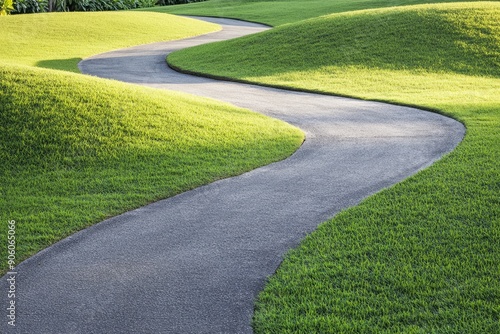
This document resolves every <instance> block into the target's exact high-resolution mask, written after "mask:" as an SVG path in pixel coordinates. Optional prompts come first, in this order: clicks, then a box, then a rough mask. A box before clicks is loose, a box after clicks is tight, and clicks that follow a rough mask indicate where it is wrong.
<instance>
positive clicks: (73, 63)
mask: <svg viewBox="0 0 500 334" xmlns="http://www.w3.org/2000/svg"><path fill="white" fill-rule="evenodd" d="M81 60H82V58H68V59H48V60H40V61H39V62H37V63H36V66H37V67H42V68H50V69H53V70H62V71H69V72H75V73H80V70H79V69H78V63H79V62H80V61H81Z"/></svg>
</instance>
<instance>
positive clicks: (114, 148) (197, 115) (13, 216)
mask: <svg viewBox="0 0 500 334" xmlns="http://www.w3.org/2000/svg"><path fill="white" fill-rule="evenodd" d="M0 105H1V112H0V125H1V129H0V133H1V140H0V145H1V147H0V159H1V161H2V164H1V166H0V177H1V180H2V181H1V189H0V191H1V193H2V196H1V198H2V200H1V201H0V212H1V213H0V220H2V221H4V222H7V221H8V220H15V221H16V222H17V226H16V227H17V228H16V237H17V246H18V248H17V252H16V256H17V259H18V261H20V260H22V259H25V258H26V257H28V256H29V255H31V254H33V253H35V252H36V251H39V250H40V249H42V248H44V247H46V246H48V245H50V244H51V243H53V242H55V241H57V240H60V239H61V238H63V237H65V236H68V235H69V234H71V233H74V232H75V231H78V230H80V229H82V228H84V227H86V226H89V225H91V224H93V223H95V222H98V221H101V220H103V219H104V218H106V217H109V216H112V215H115V214H118V213H121V212H124V211H126V210H128V209H132V208H136V207H138V206H141V205H144V204H147V203H149V202H152V201H155V200H158V199H161V198H165V197H168V196H172V195H174V194H177V193H180V192H182V191H186V190H188V189H192V188H194V187H197V186H199V185H202V184H206V183H208V182H211V181H214V180H217V179H220V178H223V177H228V176H232V175H236V174H240V173H242V172H244V171H248V170H251V169H253V168H256V167H258V166H261V165H263V164H268V163H270V162H273V161H277V160H281V159H284V158H285V157H287V156H289V155H290V154H292V153H293V152H294V150H296V149H297V147H298V146H299V145H300V144H301V142H302V140H303V134H302V133H301V131H300V130H298V129H296V128H292V127H291V126H289V125H287V124H286V123H284V122H281V121H277V120H272V119H270V118H268V117H265V116H262V115H259V114H256V113H253V112H250V111H247V110H244V109H238V108H235V107H233V106H231V105H228V104H223V103H220V102H217V101H213V100H209V99H203V98H197V97H193V96H190V95H187V94H180V93H173V92H163V91H158V90H154V89H148V88H141V87H134V86H132V85H128V84H121V83H117V82H110V81H106V80H101V79H96V78H90V77H84V76H81V75H77V74H71V73H62V72H59V73H58V72H55V71H51V70H45V69H35V68H30V67H23V66H15V65H13V66H11V67H7V66H1V65H0ZM6 233H7V228H2V229H0V239H1V240H5V238H6ZM5 245H6V244H5ZM0 258H4V259H6V247H2V248H1V251H0ZM1 268H2V269H5V268H6V266H5V262H4V261H2V267H1Z"/></svg>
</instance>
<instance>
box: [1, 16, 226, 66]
mask: <svg viewBox="0 0 500 334" xmlns="http://www.w3.org/2000/svg"><path fill="white" fill-rule="evenodd" d="M219 29H220V27H219V26H218V25H215V24H210V23H207V22H202V21H199V20H191V19H186V18H181V17H177V16H173V15H165V14H160V13H151V12H128V11H120V12H89V13H81V12H80V13H47V14H36V15H12V16H6V17H2V18H0V31H2V43H1V44H0V61H2V62H8V63H15V64H22V65H31V66H39V67H45V68H55V69H61V70H66V71H72V72H78V67H77V64H78V62H79V61H80V60H82V59H83V58H86V57H90V56H92V55H95V54H98V53H101V52H105V51H110V50H113V49H118V48H123V47H127V46H134V45H138V44H146V43H152V42H160V41H168V40H176V39H181V38H187V37H192V36H196V35H199V34H202V33H208V32H213V31H217V30H219Z"/></svg>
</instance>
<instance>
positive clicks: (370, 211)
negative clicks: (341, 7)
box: [169, 2, 500, 333]
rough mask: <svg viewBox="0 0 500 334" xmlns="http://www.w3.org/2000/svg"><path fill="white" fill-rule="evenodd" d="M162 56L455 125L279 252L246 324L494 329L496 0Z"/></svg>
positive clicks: (498, 180) (288, 329) (286, 29)
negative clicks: (420, 163) (449, 137)
mask: <svg viewBox="0 0 500 334" xmlns="http://www.w3.org/2000/svg"><path fill="white" fill-rule="evenodd" d="M214 54H215V55H217V56H216V57H215V56H213V55H214ZM199 58H202V59H203V60H204V61H203V63H201V62H196V59H199ZM169 61H170V62H172V63H173V64H175V65H176V66H180V67H182V68H184V69H187V70H190V71H197V72H203V73H209V74H212V75H216V76H228V77H231V78H233V79H236V80H243V81H251V82H258V83H262V84H265V85H274V86H281V87H289V88H293V89H301V90H311V91H318V92H323V93H328V94H341V95H347V96H355V97H360V98H364V99H372V100H382V101H390V102H394V103H399V104H405V105H416V106H421V107H423V108H427V109H430V110H434V111H437V112H440V113H444V114H447V115H450V116H452V117H454V118H456V119H458V120H460V121H462V122H463V123H464V124H465V125H466V127H467V134H466V137H465V139H464V140H463V142H462V143H461V144H460V145H459V146H458V147H457V148H456V149H455V150H454V151H453V152H452V153H451V154H449V155H448V156H446V157H445V158H443V159H441V160H440V161H438V162H437V163H435V164H434V165H433V166H432V167H430V168H428V169H426V170H424V171H422V172H420V173H418V174H417V175H415V176H413V177H411V178H410V179H408V180H406V181H404V182H402V183H400V184H398V185H396V186H394V187H392V188H390V189H387V190H384V191H383V192H381V193H379V194H377V195H375V196H373V197H371V198H369V199H367V200H365V201H364V202H363V203H362V204H360V205H359V206H357V207H355V208H351V209H349V210H346V211H344V212H342V213H341V214H339V215H338V216H337V217H335V218H334V219H333V220H331V221H329V222H326V223H324V224H323V225H321V226H320V227H319V228H318V230H317V231H315V232H314V233H312V234H311V235H309V236H308V237H307V238H306V239H305V240H304V241H303V242H302V244H301V245H300V247H298V248H297V249H295V250H293V251H291V252H290V253H289V254H288V256H287V257H286V259H285V261H284V262H283V264H282V265H281V266H280V268H279V269H278V271H277V273H276V274H275V275H274V276H273V277H272V278H270V280H269V282H268V284H267V286H266V288H265V290H264V291H263V292H262V293H261V294H260V296H259V298H258V301H257V304H256V312H255V315H254V329H255V332H256V333H499V332H500V320H499V319H500V304H499V300H500V284H498V282H500V196H499V194H500V3H495V2H489V3H486V2H485V3H457V4H440V5H423V6H410V7H398V8H389V9H377V10H369V11H358V12H350V13H343V14H334V15H329V16H324V17H319V18H315V19H311V20H307V21H302V22H298V23H295V24H290V25H286V26H281V27H278V28H276V29H273V30H271V31H268V32H265V33H261V34H258V35H254V36H249V37H246V38H243V39H240V40H237V41H231V42H225V43H220V44H214V45H211V46H204V47H199V48H194V49H190V50H186V51H181V52H179V53H176V54H173V55H172V56H171V57H169ZM207 64H209V66H207Z"/></svg>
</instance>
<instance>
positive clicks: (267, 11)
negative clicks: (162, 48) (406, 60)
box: [138, 0, 478, 26]
mask: <svg viewBox="0 0 500 334" xmlns="http://www.w3.org/2000/svg"><path fill="white" fill-rule="evenodd" d="M474 1H478V0H474ZM447 2H460V0H356V1H354V0H210V1H205V2H198V3H192V4H187V5H177V6H165V7H155V8H141V9H138V10H140V11H155V12H163V13H171V14H183V15H206V16H216V17H231V18H236V19H242V20H247V21H256V22H261V23H266V24H269V25H272V26H278V25H281V24H285V23H293V22H297V21H301V20H304V19H309V18H315V17H318V16H321V15H326V14H332V13H341V12H348V11H355V10H362V9H374V8H385V7H392V6H406V5H416V4H426V3H447Z"/></svg>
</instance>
